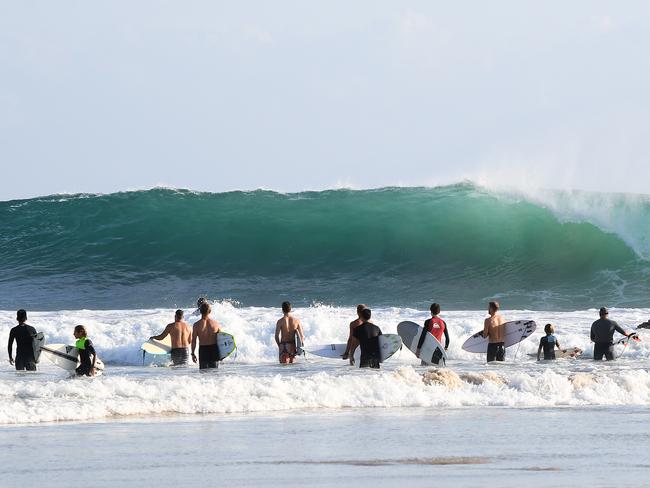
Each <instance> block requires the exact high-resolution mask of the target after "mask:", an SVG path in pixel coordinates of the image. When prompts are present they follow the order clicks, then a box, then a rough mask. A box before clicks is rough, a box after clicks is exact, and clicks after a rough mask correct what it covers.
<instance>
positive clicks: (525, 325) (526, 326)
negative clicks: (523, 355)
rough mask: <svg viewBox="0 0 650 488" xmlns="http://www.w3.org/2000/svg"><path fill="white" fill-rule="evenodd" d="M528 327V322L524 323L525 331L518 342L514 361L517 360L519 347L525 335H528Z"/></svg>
mask: <svg viewBox="0 0 650 488" xmlns="http://www.w3.org/2000/svg"><path fill="white" fill-rule="evenodd" d="M527 328H528V325H527V323H526V324H524V328H523V332H522V333H521V337H520V338H519V342H518V343H517V350H516V351H515V357H514V358H512V362H513V363H514V362H515V361H516V360H517V354H519V347H520V346H521V342H522V341H523V340H524V335H526V329H527ZM503 349H504V350H505V344H504V346H503Z"/></svg>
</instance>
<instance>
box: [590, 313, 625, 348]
mask: <svg viewBox="0 0 650 488" xmlns="http://www.w3.org/2000/svg"><path fill="white" fill-rule="evenodd" d="M598 314H599V315H600V318H599V319H598V320H596V321H595V322H594V323H593V324H591V341H592V342H593V343H594V360H596V361H601V360H602V359H603V356H605V359H607V361H612V360H614V343H613V341H614V332H619V333H620V334H623V335H624V336H625V337H630V336H631V335H633V333H632V332H630V333H629V334H628V333H627V332H625V331H624V330H623V328H622V327H621V326H620V325H618V324H617V323H616V322H614V321H613V320H610V319H609V311H608V310H607V308H605V307H601V309H600V310H599V311H598Z"/></svg>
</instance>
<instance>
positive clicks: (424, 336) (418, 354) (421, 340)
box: [415, 320, 429, 358]
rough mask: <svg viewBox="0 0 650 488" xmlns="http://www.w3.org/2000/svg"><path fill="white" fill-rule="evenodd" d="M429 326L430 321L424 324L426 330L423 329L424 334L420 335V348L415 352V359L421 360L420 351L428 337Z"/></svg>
mask: <svg viewBox="0 0 650 488" xmlns="http://www.w3.org/2000/svg"><path fill="white" fill-rule="evenodd" d="M428 324H429V321H428V320H427V321H425V322H424V329H422V333H421V334H420V340H418V347H417V349H416V350H415V357H416V358H419V357H420V349H422V344H424V339H426V337H427V325H428Z"/></svg>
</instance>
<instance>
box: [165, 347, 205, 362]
mask: <svg viewBox="0 0 650 488" xmlns="http://www.w3.org/2000/svg"><path fill="white" fill-rule="evenodd" d="M200 351H201V350H200V349H199V353H200ZM170 354H171V355H172V363H173V364H174V366H182V365H185V364H187V363H188V362H189V359H190V355H189V352H188V350H187V348H186V347H177V348H175V349H172V350H171V351H170Z"/></svg>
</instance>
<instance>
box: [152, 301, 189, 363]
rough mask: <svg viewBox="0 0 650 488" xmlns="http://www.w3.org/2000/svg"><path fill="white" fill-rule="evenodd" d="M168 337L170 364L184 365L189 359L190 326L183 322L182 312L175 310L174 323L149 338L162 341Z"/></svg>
mask: <svg viewBox="0 0 650 488" xmlns="http://www.w3.org/2000/svg"><path fill="white" fill-rule="evenodd" d="M168 335H169V336H170V337H171V340H172V350H171V354H172V363H173V364H174V366H183V365H186V364H187V363H188V360H189V357H190V355H189V351H188V348H189V347H190V341H191V340H192V329H190V324H188V323H187V322H185V321H183V311H182V310H176V315H175V316H174V322H172V323H171V324H167V327H165V330H163V331H162V334H160V335H157V336H151V337H150V339H155V340H157V341H162V340H163V339H164V338H165V337H167V336H168Z"/></svg>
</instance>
